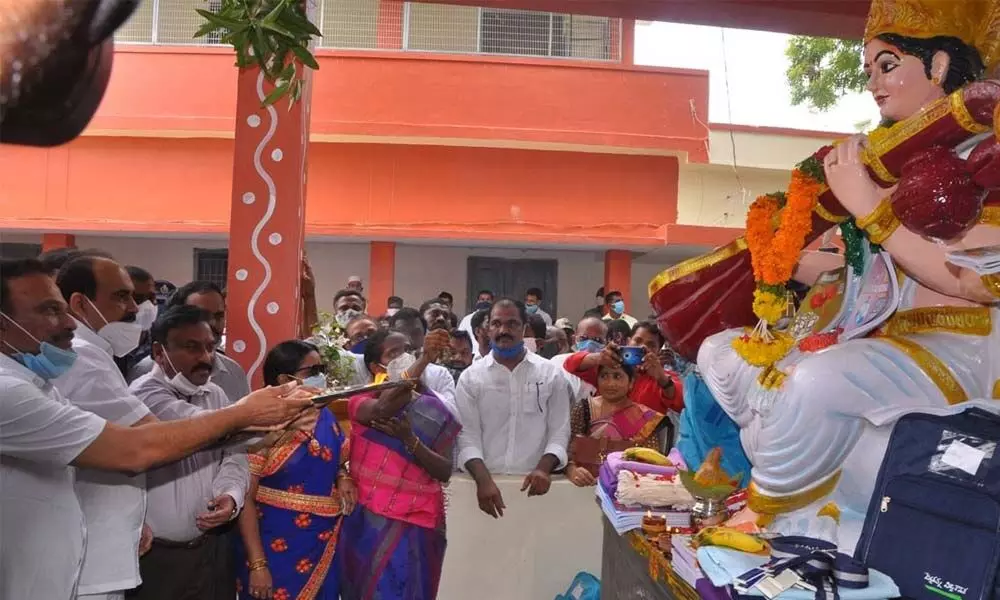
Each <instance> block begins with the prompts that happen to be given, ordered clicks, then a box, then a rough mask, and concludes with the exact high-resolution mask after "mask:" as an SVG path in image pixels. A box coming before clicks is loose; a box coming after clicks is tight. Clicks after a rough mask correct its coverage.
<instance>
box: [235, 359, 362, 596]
mask: <svg viewBox="0 0 1000 600" xmlns="http://www.w3.org/2000/svg"><path fill="white" fill-rule="evenodd" d="M324 373H325V365H323V362H322V360H321V359H320V356H319V352H318V351H317V349H316V347H315V346H313V345H312V344H309V343H307V342H301V341H297V340H293V341H288V342H283V343H281V344H278V345H277V346H275V347H274V349H272V350H271V352H270V353H268V355H267V358H266V360H265V361H264V383H265V384H266V385H280V384H282V383H285V382H287V381H292V380H295V381H299V382H301V383H302V384H303V385H306V386H311V387H317V388H325V387H326V381H325V375H324ZM315 419H316V423H315V425H314V426H313V428H312V430H311V433H308V432H307V431H294V432H286V433H285V434H284V435H283V436H282V437H281V438H280V439H279V440H278V442H277V443H276V444H275V445H274V446H271V447H269V448H266V449H265V450H262V451H260V452H258V453H255V454H251V455H250V490H249V492H248V493H247V498H246V502H245V506H244V508H243V513H242V514H241V515H240V517H239V529H240V536H241V538H242V543H241V544H237V557H236V558H237V562H236V564H237V574H238V579H237V590H238V598H239V599H240V600H246V599H248V598H253V599H255V600H259V599H268V600H338V598H339V597H340V572H339V566H338V564H337V562H338V561H337V555H336V550H337V538H338V536H339V535H340V530H341V522H342V518H341V517H342V514H349V513H350V512H351V511H352V510H353V508H354V504H355V501H356V498H357V490H356V488H355V487H354V483H353V482H352V481H351V478H350V476H349V475H348V474H347V472H346V470H345V463H346V461H347V451H346V442H345V439H346V438H345V436H344V434H343V432H342V431H341V429H340V426H339V425H338V424H337V420H336V418H335V417H334V416H333V414H332V413H331V412H330V411H329V410H327V409H325V408H324V409H322V410H320V411H317V414H316V415H315Z"/></svg>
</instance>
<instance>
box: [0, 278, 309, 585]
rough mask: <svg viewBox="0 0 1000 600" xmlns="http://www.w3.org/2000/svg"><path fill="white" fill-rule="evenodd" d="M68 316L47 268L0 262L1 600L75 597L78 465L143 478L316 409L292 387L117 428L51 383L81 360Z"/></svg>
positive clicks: (83, 537) (80, 520)
mask: <svg viewBox="0 0 1000 600" xmlns="http://www.w3.org/2000/svg"><path fill="white" fill-rule="evenodd" d="M66 308H67V307H66V302H65V301H64V300H63V299H62V296H61V294H60V292H59V289H58V288H57V287H56V284H55V282H54V281H53V280H52V278H51V277H50V276H49V271H48V269H47V268H46V267H45V266H44V265H43V264H42V263H40V262H38V261H36V260H18V261H0V481H2V482H3V485H0V523H2V524H3V526H2V527H0V598H26V599H29V598H30V599H32V600H33V599H35V598H38V599H44V600H72V599H73V598H75V597H76V593H77V590H76V588H77V583H78V580H79V576H80V569H81V566H82V563H83V554H84V546H85V545H86V541H87V528H86V524H85V522H84V517H83V512H82V510H81V508H80V502H79V499H78V497H77V494H76V492H75V490H74V487H73V481H74V473H75V470H74V469H73V468H71V465H73V466H77V467H87V468H91V469H103V470H107V471H115V472H126V473H140V472H142V471H145V470H146V469H148V468H150V467H152V466H154V465H156V464H163V463H166V462H169V461H172V460H177V459H179V458H181V457H183V456H185V455H186V454H188V453H190V452H193V451H194V450H196V449H197V448H200V447H202V446H204V445H206V444H208V443H211V442H212V441H215V440H217V439H219V438H221V437H223V436H224V435H227V434H229V433H231V432H234V431H238V430H240V429H243V428H246V427H250V426H267V425H276V424H279V423H282V422H285V421H287V420H288V419H290V418H293V417H294V416H295V415H296V414H297V413H298V412H299V411H301V410H302V409H303V408H305V407H307V406H309V404H310V401H309V399H308V394H306V393H298V392H294V391H293V389H294V387H295V386H292V385H290V386H286V387H282V388H270V389H268V390H262V391H260V392H257V393H255V394H253V395H251V396H250V397H248V398H245V399H243V400H242V401H241V402H240V403H239V404H238V405H237V406H233V407H231V408H228V409H225V410H222V411H215V412H214V413H211V414H208V415H204V416H201V417H197V418H194V419H187V420H184V421H181V422H177V423H166V424H161V423H156V424H150V425H144V426H141V427H131V428H123V427H119V426H117V425H115V424H113V423H108V422H106V421H105V420H104V419H103V418H101V417H99V416H97V415H95V414H93V413H90V412H87V411H84V410H81V409H79V408H77V407H75V406H73V405H71V404H70V403H68V402H66V400H64V398H63V397H62V395H61V394H60V393H59V391H58V390H57V389H56V388H55V387H54V386H53V385H52V383H51V382H52V380H53V379H55V378H56V377H58V376H59V375H61V374H63V373H65V372H66V371H67V370H68V369H69V368H71V367H72V366H73V364H74V363H75V361H76V360H77V354H76V353H75V352H73V350H72V340H73V330H74V329H75V328H76V322H75V320H74V319H73V318H72V317H71V316H70V315H69V314H68V313H67V311H66ZM282 395H287V396H288V397H287V398H282V397H281V396H282Z"/></svg>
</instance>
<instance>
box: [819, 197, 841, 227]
mask: <svg viewBox="0 0 1000 600" xmlns="http://www.w3.org/2000/svg"><path fill="white" fill-rule="evenodd" d="M813 212H815V213H816V214H817V215H819V217H820V218H821V219H823V220H824V221H826V222H828V223H833V224H835V225H839V224H841V223H843V222H844V221H846V220H847V217H838V216H837V215H835V214H833V213H832V212H830V211H829V210H827V208H826V207H825V206H823V203H822V202H816V206H814V207H813Z"/></svg>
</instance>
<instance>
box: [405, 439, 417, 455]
mask: <svg viewBox="0 0 1000 600" xmlns="http://www.w3.org/2000/svg"><path fill="white" fill-rule="evenodd" d="M419 447H420V438H418V437H417V436H413V443H412V444H407V445H406V451H407V452H409V453H410V454H416V453H417V448H419Z"/></svg>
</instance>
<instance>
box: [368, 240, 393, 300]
mask: <svg viewBox="0 0 1000 600" xmlns="http://www.w3.org/2000/svg"><path fill="white" fill-rule="evenodd" d="M368 254H369V258H368V264H369V267H368V313H369V314H370V315H372V316H374V317H378V316H380V315H381V314H382V313H384V312H385V310H386V304H387V302H388V301H389V296H392V295H393V293H394V290H395V282H396V244H395V242H372V243H371V245H370V247H369V250H368Z"/></svg>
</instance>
